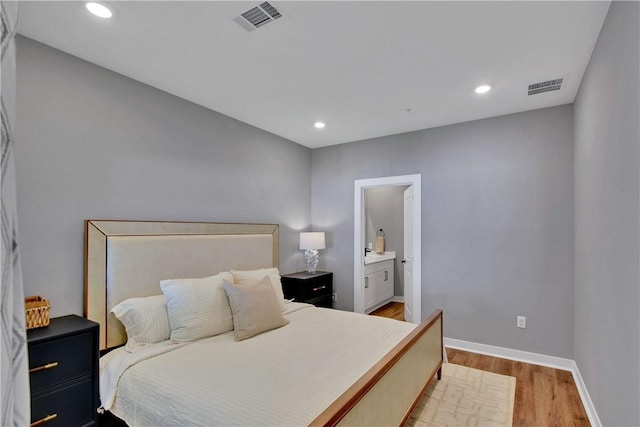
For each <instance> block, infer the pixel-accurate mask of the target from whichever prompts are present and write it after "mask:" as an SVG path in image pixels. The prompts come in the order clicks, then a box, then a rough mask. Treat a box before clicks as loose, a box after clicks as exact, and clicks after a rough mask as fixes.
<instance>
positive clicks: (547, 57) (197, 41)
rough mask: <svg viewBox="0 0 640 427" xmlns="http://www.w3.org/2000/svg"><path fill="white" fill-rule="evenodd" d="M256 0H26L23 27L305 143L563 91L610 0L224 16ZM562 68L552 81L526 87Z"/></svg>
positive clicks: (317, 7) (500, 110)
mask: <svg viewBox="0 0 640 427" xmlns="http://www.w3.org/2000/svg"><path fill="white" fill-rule="evenodd" d="M261 2H262V0H257V1H253V2H245V1H231V2H219V1H199V2H184V1H182V2H170V1H160V2H152V1H138V2H135V1H110V2H104V4H107V5H108V6H109V7H110V8H111V9H112V10H113V12H114V16H113V18H111V19H110V20H104V19H100V18H97V17H94V16H93V15H90V14H89V13H88V12H87V11H86V9H85V8H84V3H83V2H80V1H71V2H50V1H43V2H21V3H20V6H19V18H18V20H19V21H18V31H19V32H20V33H21V34H23V35H25V36H27V37H29V38H32V39H34V40H37V41H39V42H42V43H45V44H47V45H50V46H52V47H55V48H57V49H60V50H62V51H65V52H68V53H70V54H72V55H75V56H78V57H80V58H83V59H85V60H87V61H91V62H93V63H96V64H98V65H100V66H103V67H105V68H108V69H110V70H113V71H116V72H118V73H121V74H123V75H125V76H128V77H131V78H133V79H136V80H139V81H141V82H144V83H146V84H148V85H151V86H154V87H156V88H158V89H161V90H164V91H166V92H169V93H172V94H174V95H177V96H179V97H182V98H184V99H187V100H189V101H192V102H195V103H197V104H200V105H203V106H205V107H208V108H210V109H212V110H215V111H218V112H220V113H223V114H226V115H228V116H231V117H233V118H235V119H238V120H241V121H243V122H246V123H249V124H251V125H253V126H256V127H258V128H261V129H264V130H266V131H269V132H272V133H274V134H276V135H280V136H282V137H284V138H287V139H290V140H292V141H295V142H298V143H300V144H302V145H305V146H307V147H311V148H314V147H321V146H327V145H333V144H340V143H344V142H351V141H356V140H362V139H368V138H374V137H378V136H384V135H390V134H396V133H401V132H407V131H412V130H418V129H425V128H430V127H435V126H442V125H447V124H451V123H459V122H464V121H469V120H476V119H481V118H486V117H492V116H498V115H503V114H509V113H514V112H519V111H526V110H532V109H537V108H542V107H549V106H554V105H561V104H567V103H571V102H573V100H574V98H575V95H576V92H577V90H578V87H579V85H580V81H581V79H582V75H583V73H584V70H585V68H586V66H587V63H588V61H589V58H590V56H591V52H592V50H593V47H594V44H595V42H596V39H597V37H598V34H599V33H600V28H601V27H602V23H603V21H604V18H605V16H606V13H607V10H608V8H609V2H608V1H600V2H597V1H596V2H588V1H585V2H583V1H567V2H561V1H553V2H543V1H533V2H524V1H523V2H520V1H511V2H482V1H472V2H452V1H448V2H444V1H443V2H435V1H408V2H398V1H376V2H364V1H355V2H347V1H334V2H329V1H275V0H274V1H273V2H271V3H272V4H273V5H274V6H276V7H277V8H278V9H279V11H280V12H281V13H282V14H283V15H284V16H283V17H282V18H280V19H278V20H276V21H274V22H271V23H270V24H268V25H266V26H263V27H261V28H259V29H257V30H255V31H252V32H247V31H245V30H244V29H242V28H241V27H240V26H239V25H238V24H236V23H235V22H233V18H235V17H236V16H238V15H239V14H240V13H242V12H245V11H246V10H248V9H250V8H251V7H253V6H255V5H258V4H259V3H261ZM560 76H563V77H565V82H564V84H563V87H562V89H561V90H559V91H555V92H547V93H543V94H539V95H535V96H527V85H528V84H529V83H533V82H536V81H541V80H548V79H553V78H556V77H560ZM482 83H488V84H490V85H492V86H493V90H492V91H491V92H490V93H489V94H487V95H484V96H480V95H477V94H475V93H474V88H475V87H476V86H477V85H479V84H482ZM318 120H321V121H325V122H326V123H327V126H326V128H325V129H323V130H318V129H315V128H314V127H313V123H314V122H315V121H318Z"/></svg>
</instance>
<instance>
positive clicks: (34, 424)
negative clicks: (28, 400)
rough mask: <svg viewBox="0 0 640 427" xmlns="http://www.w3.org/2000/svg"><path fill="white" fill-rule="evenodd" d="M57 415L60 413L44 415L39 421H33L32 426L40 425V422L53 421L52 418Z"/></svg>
mask: <svg viewBox="0 0 640 427" xmlns="http://www.w3.org/2000/svg"><path fill="white" fill-rule="evenodd" d="M57 416H58V414H51V415H47V416H46V417H44V418H42V419H40V420H38V421H34V422H32V423H31V427H34V426H39V425H40V424H44V423H46V422H47V421H51V420H52V419H54V418H55V417H57Z"/></svg>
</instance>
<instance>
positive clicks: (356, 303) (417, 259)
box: [353, 174, 422, 323]
mask: <svg viewBox="0 0 640 427" xmlns="http://www.w3.org/2000/svg"><path fill="white" fill-rule="evenodd" d="M421 181H422V175H421V174H414V175H400V176H388V177H382V178H369V179H356V180H355V181H354V197H353V199H354V203H353V208H354V215H353V218H354V227H353V311H354V312H356V313H364V311H365V308H364V289H363V283H364V245H365V241H364V235H365V224H366V221H365V218H364V213H365V200H364V191H365V189H367V188H374V187H389V186H400V185H408V186H412V187H413V235H414V236H415V237H414V239H413V258H414V263H413V266H414V267H413V269H414V271H413V283H412V284H411V286H412V289H413V304H412V305H413V307H412V308H413V310H412V312H413V322H414V323H420V322H421V321H422V191H421V188H420V183H421ZM404 285H405V286H407V284H406V283H405V284H404Z"/></svg>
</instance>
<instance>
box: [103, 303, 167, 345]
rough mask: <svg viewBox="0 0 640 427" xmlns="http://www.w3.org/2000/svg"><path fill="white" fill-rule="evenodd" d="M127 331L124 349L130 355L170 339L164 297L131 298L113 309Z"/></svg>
mask: <svg viewBox="0 0 640 427" xmlns="http://www.w3.org/2000/svg"><path fill="white" fill-rule="evenodd" d="M111 312H112V313H113V314H114V315H115V316H116V318H117V319H118V320H119V321H120V322H122V324H123V325H124V329H125V330H126V331H127V344H126V345H125V346H124V349H125V350H127V351H128V352H130V353H133V352H134V351H136V350H139V349H141V348H143V347H144V346H147V345H149V344H153V343H156V342H160V341H165V340H168V339H169V334H170V329H169V316H168V315H167V300H166V299H165V297H164V295H154V296H151V297H144V298H129V299H126V300H124V301H122V302H121V303H120V304H118V305H116V306H115V307H113V308H112V309H111Z"/></svg>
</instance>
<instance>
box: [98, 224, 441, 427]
mask: <svg viewBox="0 0 640 427" xmlns="http://www.w3.org/2000/svg"><path fill="white" fill-rule="evenodd" d="M278 228H279V227H278V225H276V224H227V223H210V222H160V221H110V220H86V221H85V317H87V318H88V319H91V320H93V321H95V322H97V323H99V324H100V349H101V350H108V349H110V348H113V347H117V346H120V345H122V344H124V343H125V342H126V333H125V332H124V328H123V327H122V325H121V324H120V322H119V321H118V320H117V319H115V317H114V316H113V314H111V313H110V310H111V308H113V307H114V306H115V305H116V304H118V303H119V302H121V301H123V300H124V299H127V298H132V297H141V296H148V295H158V294H160V293H161V290H160V287H159V283H158V282H159V280H161V279H169V278H179V277H205V276H209V275H213V274H217V273H219V272H221V271H229V270H249V269H256V268H267V267H278V247H279V241H278ZM442 355H443V341H442V311H441V310H436V311H435V312H434V313H433V314H432V315H431V316H429V318H427V319H426V320H425V321H424V322H422V323H421V324H420V325H419V326H417V327H416V329H414V330H413V331H412V332H411V333H410V334H409V335H408V336H407V337H405V338H404V339H403V340H402V341H401V342H400V343H399V344H398V345H397V346H395V347H394V348H393V349H392V350H391V351H390V352H389V353H387V354H386V355H385V356H384V357H383V358H382V359H381V360H380V361H379V362H378V363H376V364H375V365H374V366H373V367H372V368H371V369H370V370H369V371H368V372H367V373H365V374H364V375H363V376H362V377H361V378H360V379H359V380H357V381H356V382H355V383H354V384H353V385H352V386H351V387H350V388H349V389H347V390H346V391H345V392H344V393H343V394H342V395H341V396H340V397H339V398H338V399H336V400H335V401H334V402H333V403H332V404H331V405H330V406H329V407H328V408H326V409H325V411H324V412H322V413H321V414H320V415H319V416H318V417H317V418H316V419H315V420H314V421H313V422H312V423H311V425H312V426H335V425H345V426H347V425H367V426H392V425H402V424H404V423H405V422H406V421H407V420H408V418H409V416H410V415H411V412H412V411H413V409H414V408H415V406H416V405H417V403H418V401H419V400H420V398H421V396H422V394H423V393H424V391H425V390H426V389H427V387H428V386H429V384H430V383H431V382H432V380H433V379H434V378H435V377H436V376H437V377H438V379H439V378H440V375H441V368H442Z"/></svg>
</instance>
